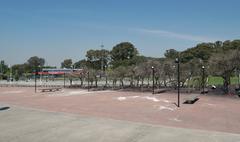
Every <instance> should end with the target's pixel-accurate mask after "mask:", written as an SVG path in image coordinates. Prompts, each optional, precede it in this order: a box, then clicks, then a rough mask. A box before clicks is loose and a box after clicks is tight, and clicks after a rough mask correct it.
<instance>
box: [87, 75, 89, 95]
mask: <svg viewBox="0 0 240 142" xmlns="http://www.w3.org/2000/svg"><path fill="white" fill-rule="evenodd" d="M87 76H88V92H89V71H88V72H87Z"/></svg>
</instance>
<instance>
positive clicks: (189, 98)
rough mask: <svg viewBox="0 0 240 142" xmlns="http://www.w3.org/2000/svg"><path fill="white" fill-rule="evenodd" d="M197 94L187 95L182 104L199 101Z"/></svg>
mask: <svg viewBox="0 0 240 142" xmlns="http://www.w3.org/2000/svg"><path fill="white" fill-rule="evenodd" d="M198 96H199V95H198V94H193V95H189V96H187V97H186V98H184V102H183V103H184V104H194V103H195V102H196V101H197V100H199V98H198Z"/></svg>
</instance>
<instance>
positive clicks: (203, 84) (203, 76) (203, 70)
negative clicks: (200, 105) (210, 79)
mask: <svg viewBox="0 0 240 142" xmlns="http://www.w3.org/2000/svg"><path fill="white" fill-rule="evenodd" d="M204 80H205V67H204V66H202V91H203V92H202V93H203V95H204V94H205V90H204V88H205V83H204V82H205V81H204Z"/></svg>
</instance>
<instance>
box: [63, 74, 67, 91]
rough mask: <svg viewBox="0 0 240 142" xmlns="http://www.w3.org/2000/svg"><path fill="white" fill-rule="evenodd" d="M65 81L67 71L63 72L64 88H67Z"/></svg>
mask: <svg viewBox="0 0 240 142" xmlns="http://www.w3.org/2000/svg"><path fill="white" fill-rule="evenodd" d="M65 81H66V73H65V72H64V73H63V88H65Z"/></svg>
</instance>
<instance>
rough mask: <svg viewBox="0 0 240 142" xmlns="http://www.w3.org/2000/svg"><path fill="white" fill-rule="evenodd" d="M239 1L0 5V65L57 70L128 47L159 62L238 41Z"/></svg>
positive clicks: (82, 0)
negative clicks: (174, 53)
mask: <svg viewBox="0 0 240 142" xmlns="http://www.w3.org/2000/svg"><path fill="white" fill-rule="evenodd" d="M239 5H240V1H239V0H0V60H5V62H6V63H7V64H10V65H13V64H21V63H24V62H26V61H27V59H29V58H30V57H31V56H39V57H43V58H45V60H46V65H52V66H60V63H61V62H62V61H63V60H64V59H67V58H70V59H73V61H74V62H76V61H79V60H81V59H84V58H85V54H86V51H87V50H89V49H101V47H100V46H101V45H104V48H105V49H109V50H111V49H112V47H113V46H115V45H116V44H118V43H120V42H125V41H128V42H131V43H133V44H134V45H135V47H136V48H137V49H138V51H139V52H140V54H141V55H144V56H151V57H163V56H164V52H165V51H166V50H167V49H176V50H178V51H183V50H185V49H187V48H191V47H194V46H195V45H196V44H198V43H201V42H215V41H217V40H222V41H224V40H234V39H240V28H239V25H240V18H239V17H240V8H239Z"/></svg>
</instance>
